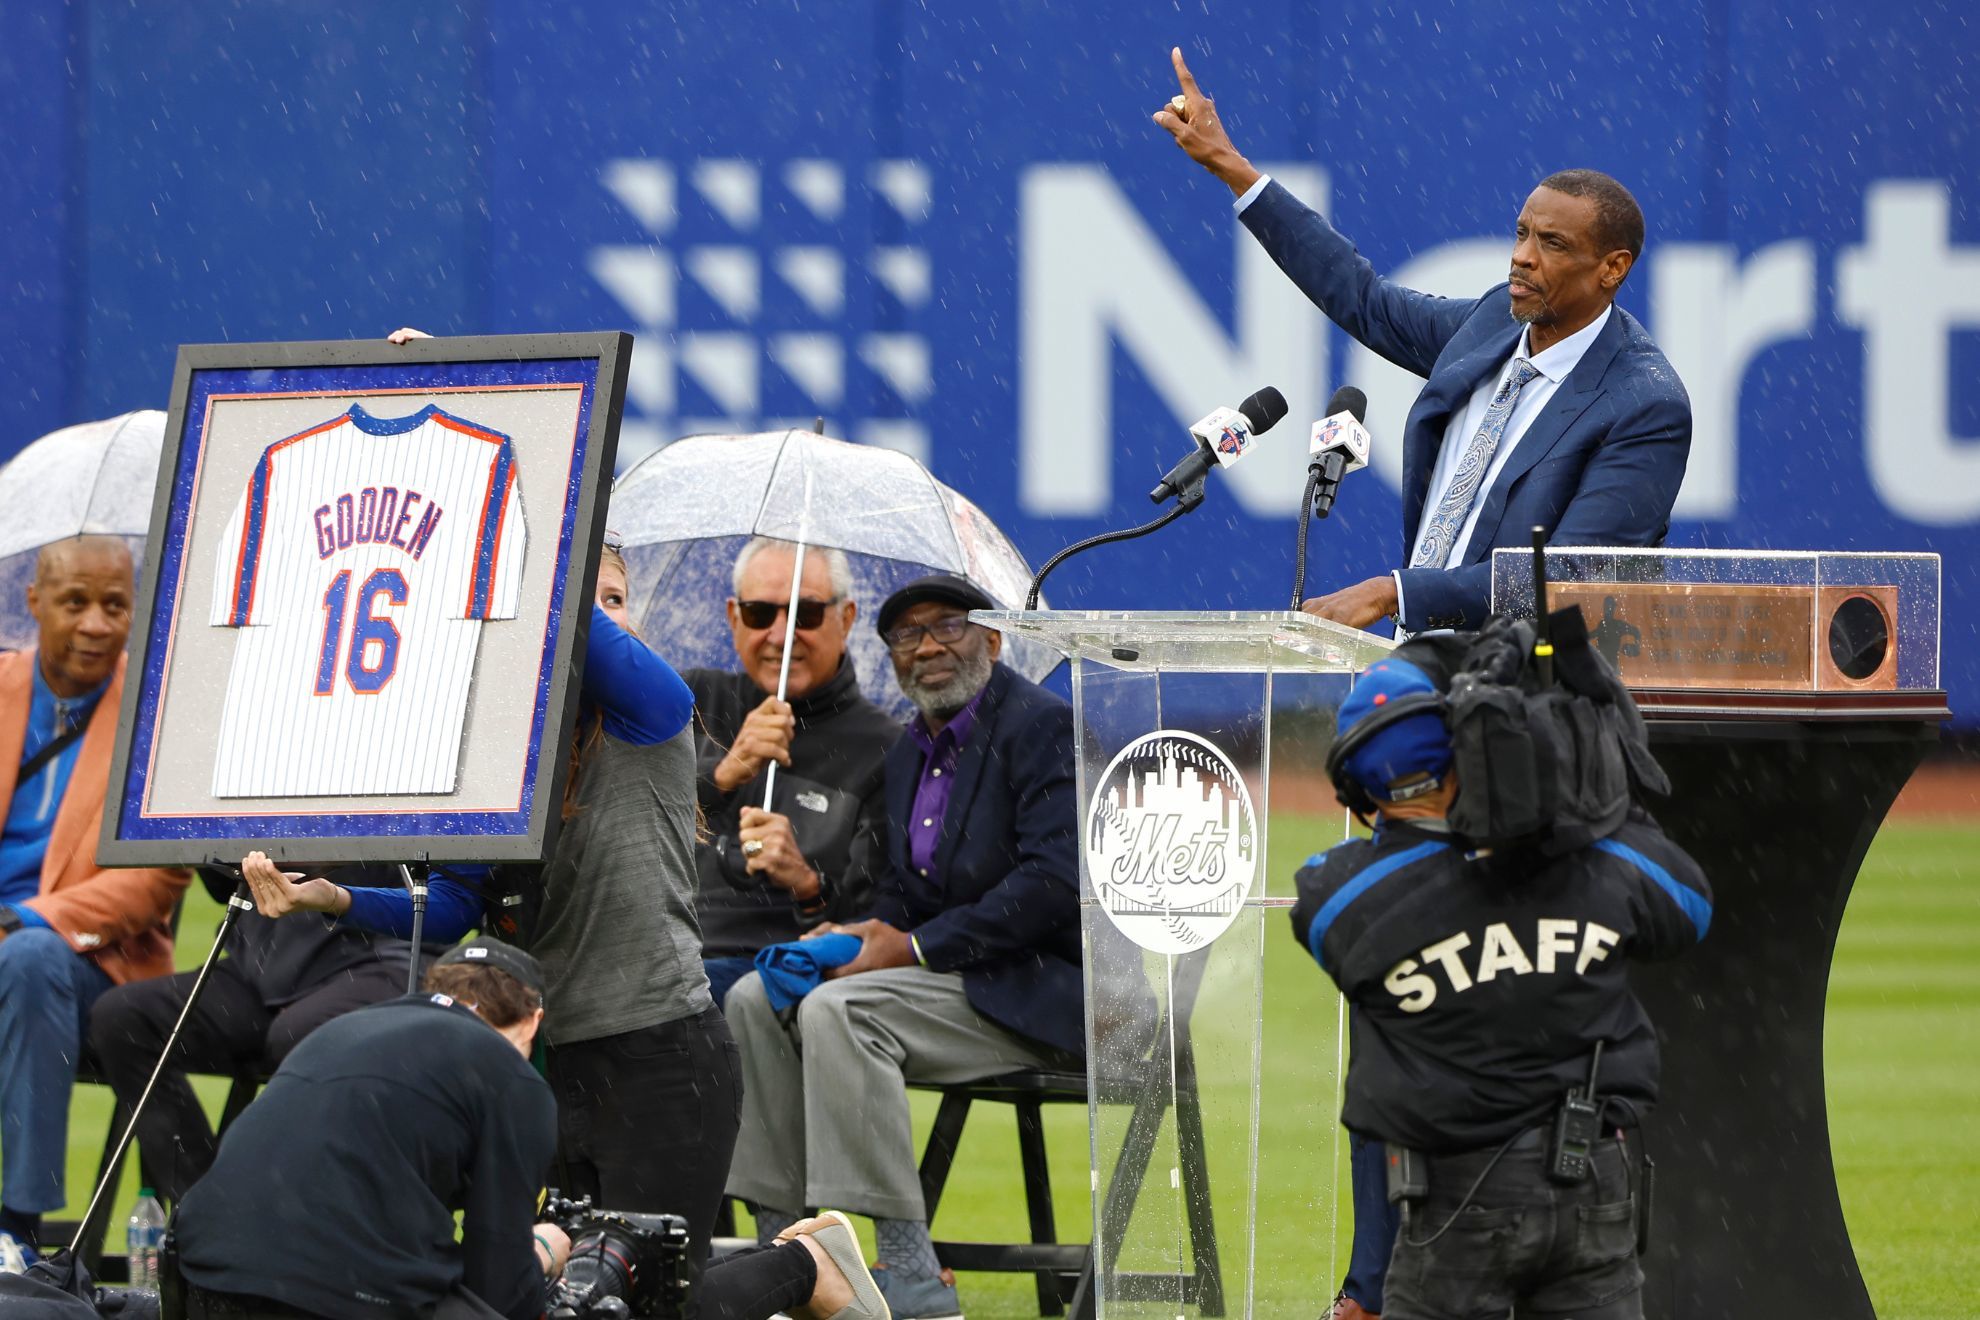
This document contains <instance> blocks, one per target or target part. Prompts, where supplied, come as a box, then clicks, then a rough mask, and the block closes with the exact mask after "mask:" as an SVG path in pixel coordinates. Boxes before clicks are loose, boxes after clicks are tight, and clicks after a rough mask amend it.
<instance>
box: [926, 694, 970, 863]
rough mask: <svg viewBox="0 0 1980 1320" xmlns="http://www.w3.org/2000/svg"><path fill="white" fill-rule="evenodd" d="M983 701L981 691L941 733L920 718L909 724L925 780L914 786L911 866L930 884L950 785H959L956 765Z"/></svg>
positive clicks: (946, 808)
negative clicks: (955, 783) (919, 754)
mask: <svg viewBox="0 0 1980 1320" xmlns="http://www.w3.org/2000/svg"><path fill="white" fill-rule="evenodd" d="M982 701H983V693H981V692H979V693H977V694H976V695H975V696H974V697H972V698H970V702H969V704H968V705H967V706H964V707H963V708H962V709H961V710H959V711H957V712H956V717H955V718H954V719H952V720H950V721H949V722H948V723H947V724H945V725H943V726H942V731H941V732H940V733H934V734H931V733H929V732H928V721H927V720H926V719H924V718H923V717H922V716H920V715H917V716H915V717H914V719H913V721H911V722H910V723H909V724H908V733H909V734H910V735H912V736H913V738H914V741H915V743H916V745H917V746H919V747H920V748H921V756H922V761H921V778H920V780H918V781H917V782H916V783H915V786H914V809H913V811H912V813H911V814H910V815H909V817H908V823H907V837H908V865H909V866H911V867H913V868H914V873H915V874H916V875H918V876H920V877H921V878H922V879H923V880H926V881H928V882H929V883H930V884H938V883H939V881H938V880H937V878H936V876H935V845H936V844H938V843H939V842H941V839H942V816H943V814H944V813H945V812H947V811H948V809H949V786H950V785H951V784H953V783H954V782H955V778H956V762H957V761H958V760H960V759H961V757H962V749H963V744H964V743H966V742H968V741H969V735H970V734H971V732H973V731H974V730H975V728H976V708H977V706H978V705H980V704H981V703H982Z"/></svg>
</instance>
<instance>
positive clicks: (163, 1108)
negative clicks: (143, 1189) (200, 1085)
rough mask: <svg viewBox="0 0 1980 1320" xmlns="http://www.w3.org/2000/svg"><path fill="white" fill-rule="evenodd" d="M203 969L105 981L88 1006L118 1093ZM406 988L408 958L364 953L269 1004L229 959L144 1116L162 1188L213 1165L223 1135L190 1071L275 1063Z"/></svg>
mask: <svg viewBox="0 0 1980 1320" xmlns="http://www.w3.org/2000/svg"><path fill="white" fill-rule="evenodd" d="M198 975H199V973H197V972H181V973H179V974H178V975H177V976H161V977H159V978H157V979H156V980H150V981H133V982H131V983H130V984H129V985H120V986H118V987H117V988H116V989H114V990H110V991H106V992H105V993H104V995H103V997H102V998H100V999H98V1000H97V1001H96V1007H95V1008H94V1009H93V1010H92V1011H91V1013H90V1020H89V1043H90V1047H91V1049H92V1050H93V1051H94V1053H95V1055H96V1057H97V1059H98V1061H99V1062H100V1063H101V1065H102V1068H103V1073H104V1078H105V1080H107V1081H108V1082H109V1083H110V1085H111V1087H112V1088H113V1089H114V1090H115V1091H116V1092H117V1096H118V1098H119V1099H122V1100H124V1101H126V1102H128V1103H130V1104H136V1103H137V1098H138V1097H139V1096H140V1095H142V1094H143V1093H144V1084H145V1082H146V1081H148V1080H150V1077H151V1070H152V1068H154V1067H156V1066H157V1063H158V1056H159V1054H160V1053H161V1052H163V1050H164V1048H165V1038H166V1037H167V1036H169V1035H171V1034H172V1024H173V1022H175V1021H177V1020H178V1016H179V1012H180V1010H181V1009H182V1008H184V1007H185V1003H186V996H187V995H189V994H191V993H192V985H193V981H194V980H195V979H197V978H198ZM405 991H406V967H405V964H403V963H386V962H370V963H361V964H359V965H358V966H356V967H353V968H349V969H347V970H345V971H342V972H339V973H337V974H336V975H335V976H332V977H331V978H330V979H329V980H327V981H325V982H324V983H323V984H322V985H320V986H317V987H316V988H315V989H314V990H311V991H310V992H309V993H308V994H306V995H304V996H303V997H302V998H301V999H298V1000H296V1001H295V1002H294V1003H291V1004H286V1005H284V1006H283V1007H281V1008H270V1007H268V1006H267V1005H265V1004H263V1003H262V1002H261V995H260V994H259V993H258V992H257V991H256V990H255V989H254V987H253V986H251V985H249V984H248V983H247V982H246V981H244V980H243V979H241V978H240V977H238V976H235V975H233V974H232V973H231V972H229V971H228V970H227V969H226V965H225V964H224V963H223V964H221V965H220V966H219V967H216V968H214V970H213V974H212V975H211V976H209V977H208V978H207V980H206V988H205V989H204V990H202V991H200V995H199V1003H197V1004H196V1005H194V1006H193V1011H192V1015H191V1016H190V1017H188V1018H187V1019H186V1027H185V1030H184V1031H182V1032H181V1033H180V1034H179V1043H178V1044H177V1045H176V1046H174V1047H173V1050H172V1067H170V1068H168V1069H166V1070H165V1073H164V1074H163V1075H162V1076H161V1077H159V1079H158V1086H157V1088H156V1089H155V1090H153V1091H152V1093H151V1099H150V1100H149V1101H148V1102H147V1103H146V1104H145V1107H144V1113H143V1114H142V1115H140V1116H139V1121H138V1129H137V1140H138V1149H139V1150H140V1151H141V1152H142V1153H143V1155H144V1164H145V1168H146V1169H147V1170H149V1171H150V1173H151V1175H152V1177H154V1178H156V1179H157V1180H158V1193H159V1195H160V1196H163V1197H164V1198H165V1199H167V1200H168V1201H171V1202H173V1203H174V1204H176V1203H177V1202H178V1200H179V1198H180V1197H181V1196H183V1195H185V1193H186V1190H187V1189H188V1188H190V1187H191V1186H192V1185H193V1184H194V1183H195V1182H197V1181H199V1179H200V1178H201V1177H203V1176H204V1175H205V1173H206V1171H207V1170H208V1169H209V1168H211V1167H213V1156H214V1152H215V1151H216V1150H217V1149H218V1148H219V1143H218V1142H217V1141H216V1140H215V1138H214V1135H213V1126H212V1124H210V1123H208V1122H207V1121H206V1111H205V1110H204V1109H202V1108H200V1104H199V1098H198V1097H197V1096H195V1095H194V1094H193V1089H192V1085H191V1083H189V1082H188V1081H187V1080H186V1074H187V1073H188V1072H203V1073H231V1072H234V1071H236V1070H237V1069H241V1068H248V1069H265V1070H269V1071H272V1070H273V1069H274V1068H275V1067H276V1066H277V1065H279V1064H280V1063H281V1062H282V1060H283V1059H285V1058H287V1057H288V1056H289V1051H290V1050H293V1049H294V1048H295V1047H296V1046H297V1045H298V1044H300V1043H301V1041H302V1039H303V1037H305V1036H307V1035H308V1034H309V1033H310V1032H312V1031H314V1030H316V1029H317V1028H318V1027H320V1026H322V1025H323V1024H324V1023H326V1022H328V1021H329V1020H330V1019H331V1018H334V1017H341V1016H343V1015H344V1014H345V1013H348V1012H350V1011H351V1010H352V1009H354V1008H363V1007H364V1006H365V1005H367V1004H377V1003H382V1002H383V1001H385V1000H387V999H395V998H397V997H398V996H400V995H402V994H404V993H405Z"/></svg>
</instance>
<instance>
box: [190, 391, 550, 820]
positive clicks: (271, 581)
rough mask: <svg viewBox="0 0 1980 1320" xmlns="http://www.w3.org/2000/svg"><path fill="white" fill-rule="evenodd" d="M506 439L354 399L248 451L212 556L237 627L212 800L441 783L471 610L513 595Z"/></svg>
mask: <svg viewBox="0 0 1980 1320" xmlns="http://www.w3.org/2000/svg"><path fill="white" fill-rule="evenodd" d="M523 545H524V530H523V512H522V497H521V495H520V494H519V493H518V491H517V488H516V461H515V451H514V449H513V448H512V447H511V446H510V444H509V438H508V437H507V436H505V435H502V434H500V433H498V432H495V431H491V430H489V429H488V428H487V427H485V426H480V425H477V424H476V423H474V422H469V421H463V420H462V419H461V418H458V417H453V416H449V415H448V414H447V413H444V412H441V411H440V410H439V409H438V408H434V407H432V406H428V407H425V408H422V409H420V411H418V412H416V413H414V414H412V415H411V416H409V417H392V418H379V417H373V416H371V415H370V414H369V413H367V412H365V411H364V409H363V408H361V407H357V406H353V407H352V408H351V410H350V411H349V412H348V413H343V414H340V415H339V416H337V417H334V418H332V419H331V420H329V421H327V422H324V423H323V424H322V425H320V426H314V427H311V428H310V429H309V430H307V431H303V432H301V433H299V434H297V435H292V436H290V437H289V438H288V439H286V440H278V441H276V442H275V443H274V444H272V445H270V446H268V448H267V449H266V450H264V451H263V452H262V455H261V460H260V461H259V462H258V463H256V464H255V467H254V472H253V474H252V475H251V476H250V477H249V478H248V484H247V489H246V490H244V491H242V492H241V499H240V503H239V504H238V505H237V506H236V507H235V509H234V515H233V518H232V519H231V520H230V521H229V522H228V524H227V534H226V536H225V537H224V538H222V540H221V543H220V550H219V555H218V557H217V560H216V562H215V565H214V575H213V612H212V615H211V617H210V620H209V621H210V622H211V623H212V625H213V626H215V627H224V628H238V629H240V640H239V641H238V642H237V643H236V644H235V647H234V665H233V670H232V673H231V674H230V676H229V677H228V680H227V702H226V708H225V711H224V713H223V714H222V716H221V720H220V746H219V751H218V753H217V755H216V756H215V757H214V762H213V796H215V797H308V796H312V795H322V794H360V793H451V792H453V790H454V783H455V778H456V776H457V774H458V772H459V763H460V750H461V727H462V723H463V717H464V716H465V714H466V710H467V698H468V685H469V683H470V682H471V681H472V680H473V678H474V656H475V649H476V647H477V646H479V644H480V641H481V624H482V620H484V619H513V618H515V617H516V609H517V606H518V604H519V602H520V597H521V594H522V565H523Z"/></svg>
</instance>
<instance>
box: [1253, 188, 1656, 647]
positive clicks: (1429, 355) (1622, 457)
mask: <svg viewBox="0 0 1980 1320" xmlns="http://www.w3.org/2000/svg"><path fill="white" fill-rule="evenodd" d="M1242 218H1243V220H1244V225H1245V228H1247V229H1249V230H1250V231H1251V232H1252V234H1253V235H1254V236H1255V237H1256V238H1257V239H1258V241H1259V242H1260V243H1261V244H1263V245H1264V248H1265V251H1266V252H1267V253H1269V254H1270V255H1271V258H1272V260H1274V261H1276V262H1277V263H1278V264H1279V269H1281V270H1283V271H1285V273H1286V274H1287V275H1289V276H1291V277H1292V280H1293V283H1295V284H1297V285H1298V286H1299V288H1300V291H1301V292H1303V293H1304V294H1305V295H1306V296H1307V297H1308V298H1310V299H1312V300H1313V303H1314V305H1315V306H1317V307H1319V308H1320V310H1321V311H1323V312H1325V313H1327V315H1328V316H1329V317H1331V318H1332V319H1333V320H1334V321H1335V323H1337V324H1338V325H1339V326H1340V327H1341V328H1342V329H1343V330H1345V331H1347V332H1348V333H1349V334H1350V335H1352V336H1354V338H1355V339H1357V340H1359V341H1360V342H1361V343H1363V344H1366V345H1367V346H1368V347H1369V348H1372V349H1374V350H1375V351H1376V352H1377V353H1379V354H1381V355H1382V356H1383V357H1385V358H1387V359H1388V360H1389V361H1391V362H1393V363H1395V364H1396V365H1397V366H1399V367H1405V368H1407V369H1409V370H1410V371H1413V372H1415V373H1416V374H1417V375H1419V376H1426V377H1428V378H1429V380H1428V383H1427V384H1425V385H1424V387H1423V392H1422V393H1421V394H1419V395H1417V396H1416V404H1415V406H1414V407H1412V408H1411V409H1410V410H1409V421H1408V422H1407V424H1406V425H1405V427H1404V430H1403V491H1402V494H1403V544H1402V551H1403V554H1402V562H1404V563H1405V564H1406V563H1408V562H1409V555H1410V552H1411V550H1412V548H1413V547H1414V546H1415V544H1416V531H1417V528H1418V526H1419V525H1420V524H1421V523H1422V521H1423V506H1424V503H1425V501H1427V500H1428V498H1429V495H1430V476H1431V473H1432V471H1433V470H1434V469H1435V467H1436V465H1437V451H1438V449H1439V448H1441V447H1442V445H1443V442H1444V432H1445V430H1446V428H1447V427H1448V426H1449V425H1450V420H1451V414H1452V413H1454V412H1462V411H1463V410H1464V407H1465V405H1466V404H1467V403H1469V402H1470V400H1471V395H1472V392H1473V391H1474V390H1476V389H1477V388H1478V386H1479V385H1480V384H1481V383H1482V382H1483V381H1484V380H1485V379H1486V378H1487V377H1488V376H1493V375H1495V374H1496V373H1497V372H1498V371H1499V370H1500V368H1502V367H1503V366H1504V365H1505V362H1506V359H1507V358H1509V357H1511V356H1512V354H1513V351H1514V350H1515V349H1516V348H1517V347H1518V346H1519V336H1520V331H1521V330H1522V329H1523V328H1524V327H1523V326H1521V324H1520V323H1519V322H1518V321H1515V320H1514V319H1513V315H1512V299H1511V297H1510V295H1509V294H1508V293H1507V290H1506V285H1504V284H1498V285H1495V286H1493V287H1492V288H1491V289H1489V290H1487V291H1486V293H1485V295H1484V296H1483V297H1481V298H1478V299H1476V300H1474V301H1469V302H1467V301H1465V300H1463V299H1454V298H1437V297H1433V296H1431V295H1430V294H1427V293H1418V292H1417V291H1416V290H1414V289H1405V288H1403V287H1401V286H1400V285H1396V284H1391V283H1389V282H1388V281H1387V280H1385V279H1383V278H1382V277H1381V276H1379V275H1377V274H1376V273H1375V268H1374V267H1373V266H1371V265H1369V264H1368V261H1367V260H1366V259H1365V258H1364V257H1363V256H1362V255H1361V254H1360V253H1359V252H1357V251H1356V250H1355V247H1354V244H1352V243H1350V242H1349V241H1348V240H1347V239H1345V238H1343V237H1342V236H1341V235H1340V234H1339V233H1337V232H1336V231H1335V229H1334V227H1333V226H1332V225H1330V224H1328V223H1327V222H1326V221H1325V220H1324V219H1322V218H1321V216H1320V215H1319V213H1318V212H1316V211H1314V210H1313V209H1311V208H1310V207H1308V206H1306V205H1304V204H1303V203H1301V202H1300V200H1299V199H1298V198H1296V197H1294V196H1293V195H1292V194H1291V193H1289V192H1287V191H1286V190H1285V189H1284V188H1282V187H1280V186H1279V184H1278V183H1277V182H1273V183H1270V184H1268V185H1266V188H1265V190H1264V191H1263V192H1262V193H1260V194H1259V195H1258V196H1257V197H1256V198H1254V199H1253V200H1252V203H1251V205H1250V206H1247V207H1246V208H1245V209H1244V214H1243V217H1242ZM1690 451H1691V399H1690V398H1689V396H1687V395H1686V394H1685V392H1684V385H1683V383H1682V382H1680V381H1679V380H1678V378H1677V373H1676V372H1675V371H1672V370H1671V364H1670V363H1669V362H1668V361H1666V360H1665V358H1664V355H1663V353H1662V352H1661V351H1659V349H1658V348H1657V345H1656V344H1655V343H1653V342H1652V341H1651V339H1650V334H1649V332H1648V331H1647V330H1645V329H1644V328H1643V326H1642V325H1641V324H1639V323H1638V322H1637V320H1636V318H1635V317H1633V316H1631V315H1630V314H1629V313H1628V312H1625V311H1624V310H1623V309H1622V308H1620V307H1617V308H1615V309H1614V312H1613V314H1612V315H1611V316H1610V317H1609V322H1608V324H1607V325H1605V326H1603V327H1602V331H1601V333H1600V334H1598V335H1597V336H1596V337H1595V342H1594V343H1592V344H1590V345H1589V346H1588V351H1587V352H1586V353H1585V354H1583V355H1582V359H1581V362H1580V363H1579V364H1578V365H1577V366H1576V367H1575V369H1574V370H1573V371H1572V372H1571V373H1569V375H1568V378H1567V379H1566V380H1565V381H1562V382H1561V386H1560V388H1559V389H1557V390H1555V391H1554V397H1553V398H1552V399H1551V400H1549V401H1548V403H1547V406H1546V407H1545V408H1544V409H1543V410H1542V411H1541V413H1540V415H1539V416H1538V417H1535V418H1534V419H1533V423H1532V425H1531V426H1529V427H1528V428H1527V431H1526V433H1525V435H1523V436H1522V437H1521V438H1520V441H1519V445H1518V447H1517V448H1516V449H1514V450H1513V452H1512V457H1511V458H1510V459H1508V460H1507V461H1506V465H1505V467H1504V468H1503V469H1502V470H1501V471H1500V472H1499V475H1498V477H1497V478H1496V479H1495V480H1494V481H1493V482H1492V484H1491V486H1490V487H1489V488H1487V489H1486V491H1485V492H1484V494H1483V499H1484V501H1485V502H1484V505H1483V506H1482V507H1481V508H1480V509H1479V512H1478V524H1477V526H1476V528H1475V529H1474V530H1473V531H1472V534H1471V541H1470V543H1469V544H1468V545H1467V546H1466V547H1465V552H1464V563H1463V564H1461V565H1458V566H1455V567H1452V568H1447V569H1433V568H1405V569H1403V570H1402V575H1401V576H1402V596H1403V607H1404V609H1405V611H1406V614H1405V616H1404V618H1403V626H1404V627H1405V628H1407V629H1409V630H1410V631H1412V632H1417V631H1421V630H1423V629H1425V628H1476V627H1477V626H1478V625H1479V624H1480V623H1481V622H1483V621H1484V618H1485V616H1486V614H1487V613H1488V612H1489V610H1490V605H1489V601H1490V597H1491V594H1492V565H1491V552H1492V550H1493V549H1494V548H1497V547H1502V546H1526V545H1530V544H1531V543H1532V530H1531V529H1532V528H1534V527H1535V526H1539V527H1544V528H1546V529H1547V534H1548V540H1550V541H1552V542H1554V543H1555V544H1557V545H1625V546H1641V545H1661V544H1663V540H1664V534H1665V533H1666V532H1667V531H1668V530H1669V528H1670V520H1671V506H1672V505H1673V504H1675V503H1676V502H1677V493H1678V486H1679V485H1680V484H1681V483H1682V482H1683V481H1684V463H1685V458H1686V456H1687V455H1688V454H1689V453H1690Z"/></svg>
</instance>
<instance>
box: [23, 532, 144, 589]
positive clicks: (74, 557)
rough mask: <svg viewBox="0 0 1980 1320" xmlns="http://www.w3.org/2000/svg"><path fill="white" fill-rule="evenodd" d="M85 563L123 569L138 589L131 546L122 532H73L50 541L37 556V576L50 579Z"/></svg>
mask: <svg viewBox="0 0 1980 1320" xmlns="http://www.w3.org/2000/svg"><path fill="white" fill-rule="evenodd" d="M81 565H91V566H93V567H100V568H101V569H103V570H105V571H108V572H113V573H114V572H121V573H122V574H123V575H124V576H125V577H126V578H130V579H132V582H131V589H132V590H133V591H135V590H136V589H137V583H136V580H135V569H134V566H133V561H132V559H131V548H130V546H129V545H127V544H125V542H124V538H123V537H121V536H71V537H68V538H67V539H65V540H61V541H50V542H49V543H48V544H47V545H44V546H42V547H41V553H40V554H39V555H37V556H35V561H34V580H35V581H36V582H46V581H48V577H49V574H50V573H62V572H66V571H68V570H69V569H71V568H75V567H78V566H81Z"/></svg>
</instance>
